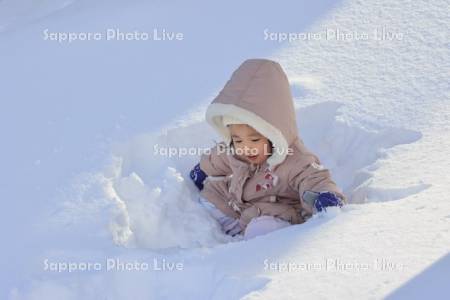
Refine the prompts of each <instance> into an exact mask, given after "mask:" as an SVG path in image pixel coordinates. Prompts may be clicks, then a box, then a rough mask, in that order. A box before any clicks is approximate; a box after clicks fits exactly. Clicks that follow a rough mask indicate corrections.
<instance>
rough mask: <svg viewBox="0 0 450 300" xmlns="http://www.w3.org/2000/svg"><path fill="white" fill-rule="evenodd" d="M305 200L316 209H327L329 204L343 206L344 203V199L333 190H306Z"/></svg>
mask: <svg viewBox="0 0 450 300" xmlns="http://www.w3.org/2000/svg"><path fill="white" fill-rule="evenodd" d="M303 201H304V202H305V203H306V204H307V205H308V206H309V207H311V209H313V208H314V210H315V211H322V210H323V211H327V209H326V208H327V207H329V206H339V207H341V206H342V205H343V202H342V199H341V198H339V197H338V196H336V194H335V193H332V192H320V193H318V192H313V191H305V192H304V193H303Z"/></svg>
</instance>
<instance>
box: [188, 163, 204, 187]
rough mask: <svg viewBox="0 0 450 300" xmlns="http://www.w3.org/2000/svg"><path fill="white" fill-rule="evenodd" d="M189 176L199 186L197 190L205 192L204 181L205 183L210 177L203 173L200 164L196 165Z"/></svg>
mask: <svg viewBox="0 0 450 300" xmlns="http://www.w3.org/2000/svg"><path fill="white" fill-rule="evenodd" d="M189 176H190V177H191V179H192V181H193V182H194V184H195V185H196V186H197V188H198V189H199V190H200V191H201V190H203V181H205V179H206V177H208V175H206V173H205V172H203V170H202V169H200V163H198V164H196V165H195V167H194V168H193V169H192V170H191V172H190V173H189Z"/></svg>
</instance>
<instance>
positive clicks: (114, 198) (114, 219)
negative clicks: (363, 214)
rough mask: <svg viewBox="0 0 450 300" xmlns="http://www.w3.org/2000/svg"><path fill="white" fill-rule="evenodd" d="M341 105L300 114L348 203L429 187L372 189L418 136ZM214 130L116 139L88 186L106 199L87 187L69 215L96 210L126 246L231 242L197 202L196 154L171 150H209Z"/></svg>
mask: <svg viewBox="0 0 450 300" xmlns="http://www.w3.org/2000/svg"><path fill="white" fill-rule="evenodd" d="M340 106H341V105H340V104H338V103H335V102H325V103H321V104H316V105H312V106H308V107H306V108H302V109H300V110H299V111H298V112H297V117H298V121H299V132H300V136H301V137H302V139H303V140H304V142H305V144H306V146H307V147H308V148H309V149H311V150H312V151H313V152H314V153H316V154H317V155H318V157H319V158H320V159H321V162H322V164H323V165H325V166H326V167H327V168H329V169H330V171H331V173H332V176H333V179H334V180H335V181H336V183H337V184H338V185H339V186H340V187H341V188H342V189H343V191H344V193H345V194H346V195H347V196H348V198H349V202H350V203H364V202H370V201H388V200H395V199H400V198H403V197H406V196H409V195H411V194H414V193H418V192H420V191H422V190H424V189H426V188H427V187H428V186H427V185H424V184H419V185H416V186H407V187H404V188H396V189H390V188H379V187H378V188H376V187H373V186H372V184H371V183H372V179H373V176H374V174H375V172H376V170H377V168H378V164H379V162H380V160H379V159H380V158H386V157H387V153H388V152H387V151H388V150H389V149H390V148H392V147H395V146H396V145H400V144H407V143H413V142H415V141H417V140H418V139H420V138H421V134H420V133H418V132H415V131H411V130H405V129H401V128H386V129H383V130H378V131H369V130H366V129H364V128H360V127H357V126H355V125H353V126H352V125H350V124H349V123H348V122H346V121H345V120H344V118H342V116H340V114H339V113H338V109H339V107H340ZM215 136H216V135H215V133H214V132H213V130H212V129H211V128H210V127H209V125H207V124H206V123H205V122H196V123H195V122H194V123H192V122H190V124H189V122H185V123H184V124H183V125H178V127H173V128H168V129H165V130H164V131H163V132H162V133H160V134H157V135H155V134H153V135H141V136H137V137H135V138H133V139H132V140H130V141H128V142H126V143H123V144H120V145H117V146H116V147H115V148H114V149H113V153H114V159H113V161H112V162H111V164H110V165H109V166H108V168H107V170H105V171H104V172H102V173H101V174H98V176H96V177H95V178H96V180H95V181H94V182H93V183H91V185H92V186H93V187H94V188H93V190H97V191H98V190H99V188H101V189H102V190H103V191H104V195H106V197H104V199H102V202H99V200H98V199H99V198H98V192H96V193H95V194H94V195H93V196H92V197H89V192H86V190H89V189H86V188H85V189H84V194H83V197H81V198H82V199H83V201H80V199H77V201H76V202H74V203H72V205H70V206H68V207H70V208H71V209H70V211H69V212H67V211H66V214H67V213H69V214H72V215H71V216H70V218H71V219H72V220H73V219H74V218H73V217H74V216H73V215H75V214H76V212H78V213H79V214H81V213H83V214H84V215H86V214H90V215H92V216H95V215H98V216H99V217H98V218H94V217H93V218H92V219H93V220H94V219H96V220H105V219H106V220H108V222H107V223H109V224H107V225H108V228H109V232H110V234H112V236H113V239H114V242H115V243H116V244H118V245H123V246H126V247H139V248H150V249H154V250H155V249H167V248H193V247H202V246H206V247H211V246H215V245H217V244H221V243H225V242H229V241H233V240H236V239H233V238H231V237H229V236H227V235H224V234H223V233H222V232H221V230H220V228H219V227H218V224H217V223H216V222H215V220H213V219H212V218H211V217H210V216H209V215H208V214H207V212H206V211H205V210H204V209H203V208H202V207H201V206H200V205H199V204H198V201H197V197H198V191H197V189H196V187H195V186H194V185H193V184H192V183H191V181H190V179H189V176H188V172H189V170H190V169H191V168H192V167H193V166H194V165H195V164H196V163H197V162H198V156H196V155H189V154H183V153H170V151H171V150H170V149H176V148H182V147H186V148H190V147H194V148H197V147H198V148H201V149H208V148H210V147H211V146H212V145H213V140H214V137H215ZM161 149H166V151H165V152H161ZM393 176H398V175H397V174H393ZM94 203H97V205H93V204H94ZM106 203H108V204H106ZM74 206H75V207H77V209H74ZM105 223H106V222H105ZM105 225H106V224H105ZM93 227H94V226H93ZM97 227H99V226H98V224H97Z"/></svg>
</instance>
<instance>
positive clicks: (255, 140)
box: [252, 139, 260, 142]
mask: <svg viewBox="0 0 450 300" xmlns="http://www.w3.org/2000/svg"><path fill="white" fill-rule="evenodd" d="M259 140H260V139H254V140H252V142H259Z"/></svg>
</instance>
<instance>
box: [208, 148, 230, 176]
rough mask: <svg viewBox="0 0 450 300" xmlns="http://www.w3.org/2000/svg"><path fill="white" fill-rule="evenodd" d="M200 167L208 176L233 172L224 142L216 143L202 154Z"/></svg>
mask: <svg viewBox="0 0 450 300" xmlns="http://www.w3.org/2000/svg"><path fill="white" fill-rule="evenodd" d="M200 168H201V169H202V170H203V171H204V172H205V173H206V174H207V175H208V176H226V175H230V174H231V173H232V170H231V167H230V164H229V160H228V156H227V151H226V145H225V143H224V142H222V143H218V144H216V146H214V147H213V148H211V149H210V150H209V151H208V152H207V153H205V154H203V155H202V156H201V158H200Z"/></svg>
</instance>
